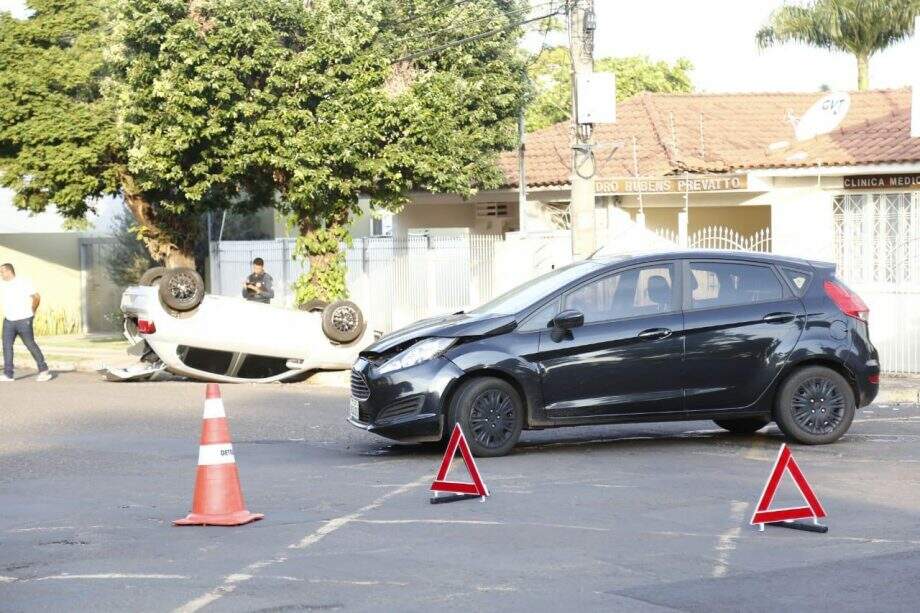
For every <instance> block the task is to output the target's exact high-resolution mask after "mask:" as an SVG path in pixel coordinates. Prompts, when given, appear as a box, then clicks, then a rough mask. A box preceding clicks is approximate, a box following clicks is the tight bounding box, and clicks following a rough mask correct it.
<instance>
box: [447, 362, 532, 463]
mask: <svg viewBox="0 0 920 613" xmlns="http://www.w3.org/2000/svg"><path fill="white" fill-rule="evenodd" d="M449 418H450V419H449V420H448V421H449V423H448V426H449V429H452V428H453V425H454V424H455V423H459V424H460V427H461V428H463V434H464V435H466V439H467V441H468V442H469V444H470V451H472V452H473V455H475V456H479V457H496V456H502V455H505V454H507V453H508V452H509V451H511V449H512V448H513V447H514V446H515V444H517V441H518V438H520V436H521V429H522V428H523V427H524V404H523V402H522V401H521V398H520V396H519V395H518V393H517V391H515V389H514V388H513V387H511V385H509V384H508V383H507V382H505V381H502V380H501V379H496V378H493V377H482V378H478V379H471V380H469V381H467V382H465V383H463V384H462V385H461V387H460V389H458V390H457V393H456V394H454V397H453V400H452V402H451V407H450V414H449Z"/></svg>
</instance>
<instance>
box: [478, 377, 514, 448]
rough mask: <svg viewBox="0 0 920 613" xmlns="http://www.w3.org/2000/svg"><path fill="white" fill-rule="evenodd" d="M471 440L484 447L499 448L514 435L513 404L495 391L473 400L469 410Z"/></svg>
mask: <svg viewBox="0 0 920 613" xmlns="http://www.w3.org/2000/svg"><path fill="white" fill-rule="evenodd" d="M470 430H472V434H473V438H474V439H476V441H478V442H479V443H480V444H482V445H484V446H485V447H491V448H494V447H501V446H502V445H503V444H505V443H506V442H507V441H509V440H510V439H511V436H512V435H513V433H514V404H513V403H512V401H511V397H510V396H509V395H508V394H506V393H505V392H503V391H501V390H497V389H490V390H487V391H485V392H483V393H481V394H479V396H477V397H476V399H475V400H473V406H472V408H471V409H470Z"/></svg>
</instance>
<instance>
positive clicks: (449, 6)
mask: <svg viewBox="0 0 920 613" xmlns="http://www.w3.org/2000/svg"><path fill="white" fill-rule="evenodd" d="M470 2H473V0H456V1H455V2H451V3H450V4H446V5H444V6H442V7H439V8H436V9H433V10H430V11H425V12H423V13H416V14H415V15H412V16H411V17H407V18H406V19H403V20H401V21H394V22H393V23H389V24H386V25H388V26H401V25H404V24H407V23H412V22H413V21H417V20H419V19H422V18H423V17H428V16H429V15H436V14H438V13H441V12H444V11H449V10H450V9H452V8H454V7H455V6H460V5H461V4H469V3H470Z"/></svg>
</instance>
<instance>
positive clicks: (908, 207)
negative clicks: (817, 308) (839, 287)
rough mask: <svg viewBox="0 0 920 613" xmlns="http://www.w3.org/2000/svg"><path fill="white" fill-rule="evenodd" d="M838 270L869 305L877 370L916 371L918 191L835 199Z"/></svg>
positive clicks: (919, 347) (919, 343) (919, 369)
mask: <svg viewBox="0 0 920 613" xmlns="http://www.w3.org/2000/svg"><path fill="white" fill-rule="evenodd" d="M834 239H835V240H834V254H835V259H836V262H837V274H838V275H839V276H840V277H841V278H842V279H843V280H844V281H845V282H846V283H847V284H848V285H850V286H851V287H852V288H853V289H854V290H855V291H856V292H857V293H859V295H860V296H861V297H862V298H863V300H865V301H866V303H867V304H868V306H869V311H870V315H869V321H870V334H871V336H872V343H873V344H874V345H875V346H876V347H877V348H878V350H879V354H880V359H881V363H882V369H883V370H884V371H885V372H890V373H920V192H904V193H870V194H847V195H843V196H838V197H836V198H835V200H834Z"/></svg>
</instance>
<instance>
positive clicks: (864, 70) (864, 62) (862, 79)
mask: <svg viewBox="0 0 920 613" xmlns="http://www.w3.org/2000/svg"><path fill="white" fill-rule="evenodd" d="M856 75H857V80H858V83H857V88H858V89H859V91H861V92H864V91H866V90H867V89H869V56H868V55H865V54H860V55H857V56H856Z"/></svg>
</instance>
